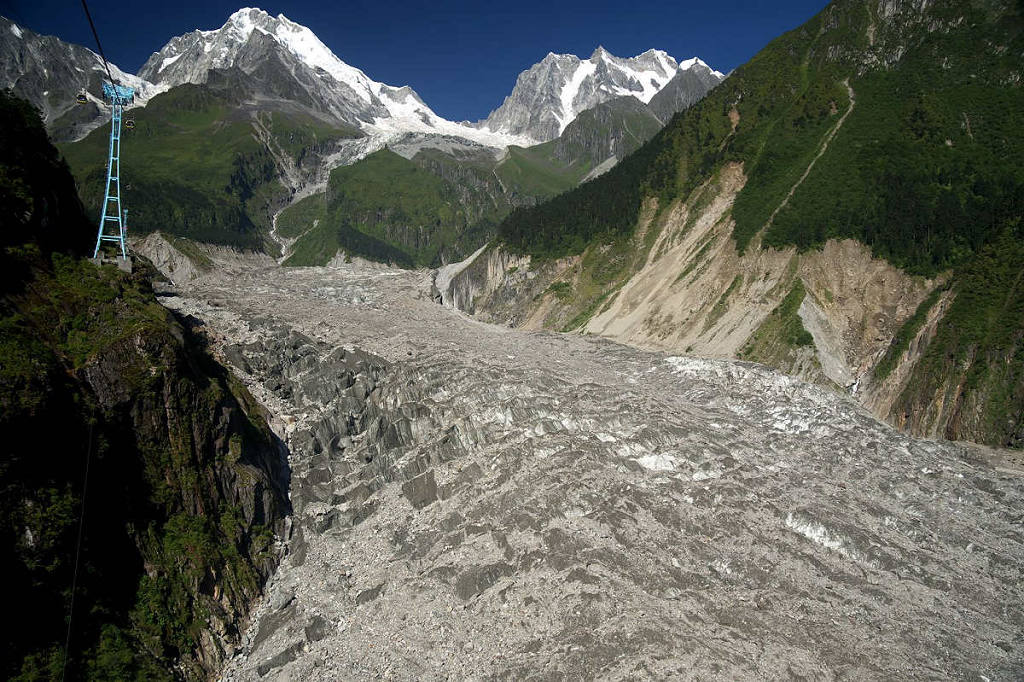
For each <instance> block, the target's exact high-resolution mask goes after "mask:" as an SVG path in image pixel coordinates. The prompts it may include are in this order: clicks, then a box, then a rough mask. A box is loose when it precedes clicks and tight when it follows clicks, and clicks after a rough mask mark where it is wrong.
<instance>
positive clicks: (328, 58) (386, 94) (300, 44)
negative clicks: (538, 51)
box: [139, 7, 529, 147]
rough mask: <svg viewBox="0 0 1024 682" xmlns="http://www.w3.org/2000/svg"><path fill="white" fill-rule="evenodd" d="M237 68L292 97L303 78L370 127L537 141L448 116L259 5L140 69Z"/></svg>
mask: <svg viewBox="0 0 1024 682" xmlns="http://www.w3.org/2000/svg"><path fill="white" fill-rule="evenodd" d="M230 68H238V69H241V70H242V71H243V72H245V73H247V74H250V75H253V74H256V75H257V76H258V78H256V80H257V81H258V82H259V83H260V87H262V88H264V89H265V92H261V93H260V95H261V96H264V97H274V96H277V97H282V98H288V97H289V93H293V92H294V91H295V86H296V85H297V86H298V89H299V91H300V92H302V93H303V96H304V98H307V99H308V103H309V104H310V105H311V106H312V107H313V108H314V109H317V110H319V111H320V112H322V113H324V114H327V115H330V116H332V117H334V118H336V119H338V120H341V121H343V122H345V123H348V124H350V125H354V126H357V127H359V128H360V129H362V130H364V131H366V132H370V133H382V134H395V133H408V132H416V133H427V134H443V135H458V136H460V137H464V138H467V139H470V140H473V141H475V142H479V143H481V144H486V145H488V146H494V147H505V146H507V145H509V144H523V143H527V142H529V140H528V138H524V137H522V136H516V135H514V134H508V133H502V132H494V131H489V130H481V129H479V128H476V127H471V126H467V125H464V124H460V123H455V122H452V121H448V120H446V119H444V118H441V117H440V116H438V115H437V114H436V113H434V112H433V111H432V110H431V109H430V107H428V106H427V105H426V104H425V103H424V102H423V100H422V99H421V98H420V96H419V95H418V94H416V92H415V91H414V90H413V89H412V88H410V87H409V86H402V87H394V86H390V85H387V84H385V83H380V82H378V81H375V80H373V79H372V78H370V77H368V76H367V75H366V74H365V73H364V72H363V71H361V70H360V69H358V68H356V67H354V66H350V65H349V64H346V63H345V62H343V61H342V60H341V59H339V58H338V56H337V55H335V54H334V52H332V51H331V49H330V48H329V47H327V46H326V45H325V44H324V43H323V42H322V41H321V40H320V39H319V38H318V37H317V36H316V34H315V33H313V31H311V30H310V29H308V28H306V27H305V26H303V25H301V24H298V23H296V22H294V21H292V20H290V19H288V17H286V16H284V15H283V14H279V15H277V16H276V17H274V16H271V15H270V14H269V13H267V12H265V11H264V10H262V9H259V8H255V7H244V8H242V9H240V10H238V11H236V12H234V13H233V14H232V15H231V16H230V17H228V20H227V21H226V22H225V23H224V25H223V26H221V27H220V28H219V29H215V30H209V31H204V30H198V29H197V30H195V31H192V32H191V33H187V34H185V35H182V36H178V37H176V38H172V39H171V40H170V41H169V42H168V43H167V44H166V45H165V46H164V47H163V49H161V50H160V51H159V52H155V53H153V55H152V56H151V57H150V58H149V60H148V61H147V62H146V64H145V65H143V67H142V69H141V70H140V71H139V75H140V76H142V77H143V78H147V79H150V80H152V81H154V82H156V83H161V84H164V83H166V84H170V85H179V84H182V83H203V82H205V81H206V80H207V78H208V75H209V73H210V70H211V69H230Z"/></svg>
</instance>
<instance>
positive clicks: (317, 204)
mask: <svg viewBox="0 0 1024 682" xmlns="http://www.w3.org/2000/svg"><path fill="white" fill-rule="evenodd" d="M326 212H327V195H325V194H314V195H312V196H308V197H306V198H304V199H302V200H300V201H297V202H295V203H294V204H292V205H291V206H289V207H288V208H286V209H284V210H283V211H281V212H280V213H279V214H278V216H277V233H278V234H279V235H281V236H282V237H286V238H289V239H295V238H296V237H301V236H302V235H303V234H304V233H305V232H307V231H308V230H310V229H311V228H313V227H316V226H317V225H318V224H319V223H320V222H322V221H323V219H324V216H325V215H326Z"/></svg>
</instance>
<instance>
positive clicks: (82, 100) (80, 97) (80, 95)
mask: <svg viewBox="0 0 1024 682" xmlns="http://www.w3.org/2000/svg"><path fill="white" fill-rule="evenodd" d="M75 101H76V102H77V103H78V104H86V103H87V102H88V101H89V98H88V97H86V96H85V93H84V92H80V93H78V97H76V98H75Z"/></svg>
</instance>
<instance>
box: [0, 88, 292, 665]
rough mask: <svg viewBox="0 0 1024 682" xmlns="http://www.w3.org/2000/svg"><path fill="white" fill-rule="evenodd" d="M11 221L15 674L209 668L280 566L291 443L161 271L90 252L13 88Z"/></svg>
mask: <svg viewBox="0 0 1024 682" xmlns="http://www.w3.org/2000/svg"><path fill="white" fill-rule="evenodd" d="M0 220H2V222H0V442H2V443H3V445H2V447H0V544H2V546H3V555H4V557H5V558H6V561H5V565H6V571H5V574H6V575H7V576H8V577H7V579H6V583H7V588H8V589H7V596H6V604H7V608H8V610H9V612H10V614H11V616H10V617H9V618H6V619H4V624H3V625H2V626H0V675H2V676H3V677H4V678H7V679H25V680H36V679H58V678H60V679H63V678H65V673H66V678H67V679H175V678H182V677H185V678H190V679H200V678H209V677H211V676H212V675H214V674H216V672H217V671H218V670H219V668H220V666H221V664H222V663H223V661H224V659H225V657H226V656H228V655H229V653H230V651H231V649H232V648H233V647H234V646H235V645H236V644H237V643H238V641H239V631H240V628H242V627H243V626H244V624H245V621H246V619H247V617H248V613H249V609H250V607H251V605H252V603H253V601H254V600H255V599H256V597H258V596H259V595H260V593H261V591H262V587H263V583H264V581H265V579H266V578H267V576H268V575H269V573H270V571H271V570H272V568H273V567H274V566H275V565H276V563H277V559H278V552H277V549H276V547H275V535H274V534H275V530H278V529H279V528H280V524H281V521H282V519H283V517H284V515H285V514H286V513H287V512H288V501H287V466H286V464H284V461H283V457H282V452H281V449H280V443H279V441H278V440H277V439H276V437H275V436H274V435H273V434H272V433H271V432H270V430H269V428H268V427H267V424H266V421H265V420H264V418H263V416H262V413H261V412H260V408H259V407H258V406H257V405H256V403H255V401H254V400H253V399H252V398H251V396H250V395H249V394H248V393H247V392H246V391H245V389H244V388H242V387H241V386H240V385H238V384H237V382H235V381H234V380H233V379H232V378H231V377H230V375H229V374H228V373H227V372H226V371H225V370H224V369H223V368H222V367H221V366H219V365H217V364H216V363H215V362H214V361H213V360H212V358H211V357H210V356H209V355H207V354H206V352H205V351H204V348H203V342H202V337H200V336H198V335H196V334H194V333H192V332H191V331H189V330H188V329H186V328H184V327H183V326H182V325H181V324H180V323H179V322H178V321H176V320H175V318H174V317H173V316H172V315H171V314H170V313H169V312H168V311H167V310H166V309H165V308H163V307H162V306H161V305H159V304H158V303H157V301H156V299H155V297H154V295H153V291H152V286H151V280H150V278H149V277H150V275H151V274H155V272H154V271H153V270H152V268H149V267H147V266H146V265H145V263H142V262H139V263H137V264H136V265H137V267H136V269H135V273H134V274H132V275H127V274H124V273H122V272H120V271H119V270H117V269H116V268H113V267H112V266H104V267H97V266H95V265H93V264H92V263H90V262H89V261H88V260H86V259H85V258H84V257H83V254H85V253H88V254H89V255H91V248H92V244H93V241H94V239H95V234H96V231H95V230H96V228H95V223H94V222H93V221H92V220H90V219H89V218H88V217H87V216H86V215H85V214H84V213H83V211H82V206H81V203H80V201H79V199H78V197H77V195H76V192H75V186H74V181H73V180H72V178H71V175H70V173H69V172H68V168H67V166H66V165H65V164H64V162H63V161H62V160H61V159H60V157H59V155H58V153H57V150H56V149H54V148H53V146H52V145H51V144H50V143H49V141H48V140H47V136H46V131H45V130H44V128H43V125H42V122H41V121H40V120H39V117H38V115H37V114H36V112H35V111H34V110H33V108H32V106H31V105H29V104H28V103H27V102H24V101H22V100H18V99H16V98H14V97H13V96H11V95H10V94H9V93H8V92H2V91H0ZM86 474H87V475H88V479H87V480H88V486H87V487H86V485H85V480H86V478H85V477H86ZM80 524H81V525H80ZM79 538H80V556H79V552H78V549H77V548H78V547H79ZM76 566H77V568H76ZM72 596H73V597H74V609H73V612H72V609H71V600H72ZM69 614H71V615H72V616H73V617H72V618H71V627H70V634H69V632H68V629H67V627H68V626H67V623H68V621H67V618H68V617H69ZM67 637H70V639H69V640H68V639H66V638H67ZM67 641H70V647H68V648H67V649H65V643H66V642H67Z"/></svg>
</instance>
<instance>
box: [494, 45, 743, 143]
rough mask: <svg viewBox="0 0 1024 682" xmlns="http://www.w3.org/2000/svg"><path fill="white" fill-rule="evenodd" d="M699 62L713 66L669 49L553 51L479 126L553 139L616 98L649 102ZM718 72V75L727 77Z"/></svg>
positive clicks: (519, 80) (719, 78)
mask: <svg viewBox="0 0 1024 682" xmlns="http://www.w3.org/2000/svg"><path fill="white" fill-rule="evenodd" d="M698 64H699V65H701V66H704V67H706V68H708V69H709V70H710V67H707V65H706V64H704V62H702V61H701V60H699V59H696V58H694V59H692V60H687V61H686V62H683V63H682V64H680V63H679V62H677V61H676V60H675V59H674V58H673V57H672V56H670V55H669V54H668V53H667V52H665V51H663V50H654V49H651V50H647V51H646V52H644V53H642V54H639V55H637V56H635V57H630V58H622V57H616V56H615V55H613V54H611V53H610V52H608V50H606V49H605V48H604V47H603V46H598V47H597V49H595V50H594V52H593V53H592V54H591V55H590V57H589V58H588V59H580V58H579V57H577V56H575V55H571V54H555V53H548V56H547V57H545V58H544V59H543V60H541V61H540V62H539V63H537V64H534V65H533V66H532V67H530V68H529V69H527V70H526V71H524V72H523V73H521V74H520V75H519V78H518V79H517V81H516V85H515V88H513V90H512V94H510V95H509V96H508V97H506V98H505V101H504V102H503V103H502V105H501V106H500V107H498V108H497V109H496V110H494V111H493V112H491V115H490V116H488V117H487V119H486V120H485V121H481V122H480V123H479V124H478V125H479V126H480V127H481V128H482V129H484V130H490V131H493V132H496V133H504V134H512V135H528V136H529V137H532V138H533V139H535V140H537V141H540V142H542V141H546V140H550V139H553V138H555V137H557V136H558V135H560V134H561V133H562V131H564V130H565V128H566V126H568V125H569V124H570V123H572V121H574V120H575V119H576V117H577V116H578V115H579V114H580V112H582V111H585V110H587V109H590V108H591V107H594V106H596V105H598V104H601V103H602V102H606V101H608V100H610V99H614V98H616V97H624V96H633V97H635V98H637V99H638V100H640V101H641V102H643V103H644V104H647V103H649V102H650V101H651V99H652V98H653V97H654V96H655V95H656V94H658V92H660V91H661V90H662V88H664V87H665V86H666V85H667V84H668V83H669V82H670V81H672V79H673V78H675V76H676V75H677V74H678V73H679V72H680V71H684V70H688V69H692V68H694V67H695V66H697V65H698ZM712 73H714V74H716V78H717V80H721V79H722V78H723V77H724V76H722V74H719V73H718V72H715V71H712Z"/></svg>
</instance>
